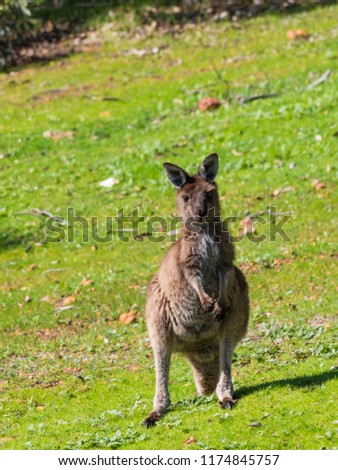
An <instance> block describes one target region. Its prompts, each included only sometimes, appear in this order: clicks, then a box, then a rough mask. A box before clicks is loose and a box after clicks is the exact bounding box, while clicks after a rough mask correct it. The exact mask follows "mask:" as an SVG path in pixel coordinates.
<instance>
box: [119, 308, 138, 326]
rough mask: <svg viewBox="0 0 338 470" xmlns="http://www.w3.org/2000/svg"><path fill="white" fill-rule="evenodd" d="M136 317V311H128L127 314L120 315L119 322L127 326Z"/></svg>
mask: <svg viewBox="0 0 338 470" xmlns="http://www.w3.org/2000/svg"><path fill="white" fill-rule="evenodd" d="M136 317H137V310H130V312H128V313H122V315H120V317H119V322H120V323H123V324H124V325H129V323H131V322H133V321H134V320H136Z"/></svg>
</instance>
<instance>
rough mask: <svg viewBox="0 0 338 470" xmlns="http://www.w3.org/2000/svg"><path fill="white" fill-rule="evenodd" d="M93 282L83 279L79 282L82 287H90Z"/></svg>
mask: <svg viewBox="0 0 338 470" xmlns="http://www.w3.org/2000/svg"><path fill="white" fill-rule="evenodd" d="M93 282H94V281H92V280H91V279H86V278H85V277H84V278H83V279H82V281H81V285H82V286H90V285H91V284H93Z"/></svg>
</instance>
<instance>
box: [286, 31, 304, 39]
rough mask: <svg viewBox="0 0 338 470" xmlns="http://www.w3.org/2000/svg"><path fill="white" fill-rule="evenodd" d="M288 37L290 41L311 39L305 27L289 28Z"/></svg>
mask: <svg viewBox="0 0 338 470" xmlns="http://www.w3.org/2000/svg"><path fill="white" fill-rule="evenodd" d="M286 37H287V38H288V39H289V40H290V41H294V40H297V39H309V37H310V34H309V33H308V32H307V31H305V29H289V31H288V32H287V33H286Z"/></svg>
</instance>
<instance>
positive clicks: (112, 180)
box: [99, 177, 119, 188]
mask: <svg viewBox="0 0 338 470" xmlns="http://www.w3.org/2000/svg"><path fill="white" fill-rule="evenodd" d="M118 183H119V180H117V179H115V178H112V177H111V178H107V179H106V180H103V181H101V182H100V183H99V185H100V186H101V187H102V188H112V187H113V186H115V184H118Z"/></svg>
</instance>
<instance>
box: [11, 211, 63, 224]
mask: <svg viewBox="0 0 338 470" xmlns="http://www.w3.org/2000/svg"><path fill="white" fill-rule="evenodd" d="M15 215H36V216H39V215H42V216H44V217H49V218H51V219H54V220H58V221H60V222H64V218H63V217H60V216H58V215H53V214H51V213H50V212H49V211H46V210H41V209H36V208H35V209H30V210H29V211H25V212H15Z"/></svg>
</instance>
